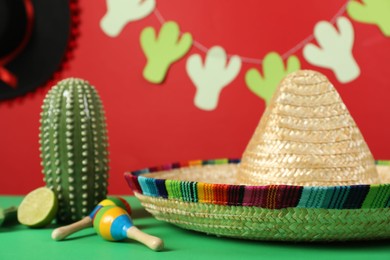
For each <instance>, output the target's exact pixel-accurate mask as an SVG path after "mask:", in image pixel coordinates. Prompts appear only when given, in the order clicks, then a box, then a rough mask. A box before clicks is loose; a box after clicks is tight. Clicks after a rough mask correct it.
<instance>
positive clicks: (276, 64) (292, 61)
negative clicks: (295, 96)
mask: <svg viewBox="0 0 390 260" xmlns="http://www.w3.org/2000/svg"><path fill="white" fill-rule="evenodd" d="M300 67H301V64H300V62H299V59H298V58H297V57H296V56H295V55H292V56H290V57H289V58H288V59H287V68H285V66H284V62H283V59H282V57H281V56H280V55H279V54H278V53H276V52H271V53H268V54H267V55H266V56H265V58H264V60H263V74H264V75H263V76H262V75H261V74H260V72H259V71H258V70H257V69H254V68H252V69H250V70H248V71H247V73H246V74H245V82H246V84H247V86H248V88H249V89H250V90H251V91H252V92H253V93H255V94H256V95H257V96H259V97H261V98H262V99H264V100H265V102H266V104H268V103H269V101H270V100H271V97H272V96H273V94H274V92H275V90H276V88H277V86H278V85H279V83H280V81H281V80H282V79H283V78H284V77H285V76H286V75H287V74H289V73H291V72H294V71H297V70H299V69H300Z"/></svg>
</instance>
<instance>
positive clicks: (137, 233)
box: [126, 226, 164, 251]
mask: <svg viewBox="0 0 390 260" xmlns="http://www.w3.org/2000/svg"><path fill="white" fill-rule="evenodd" d="M126 235H127V237H128V238H131V239H134V240H137V241H139V242H141V243H143V244H144V245H146V246H147V247H149V248H150V249H152V250H154V251H160V250H162V249H163V248H164V242H163V241H162V240H161V239H160V238H158V237H154V236H151V235H148V234H146V233H144V232H142V231H141V230H139V229H138V228H137V227H135V226H132V227H130V228H129V229H128V230H127V231H126Z"/></svg>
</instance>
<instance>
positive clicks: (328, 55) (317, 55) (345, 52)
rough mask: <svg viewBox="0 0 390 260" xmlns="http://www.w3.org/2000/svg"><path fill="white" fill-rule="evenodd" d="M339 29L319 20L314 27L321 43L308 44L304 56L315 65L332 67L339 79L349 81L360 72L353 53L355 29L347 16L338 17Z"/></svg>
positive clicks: (317, 38) (343, 81)
mask: <svg viewBox="0 0 390 260" xmlns="http://www.w3.org/2000/svg"><path fill="white" fill-rule="evenodd" d="M337 28H338V31H337V29H336V28H335V27H333V25H332V24H331V23H329V22H327V21H321V22H318V23H317V24H316V25H315V27H314V36H315V38H316V40H317V43H318V45H319V47H318V46H316V45H314V44H312V43H309V44H307V45H306V46H305V47H304V49H303V56H304V57H305V59H306V60H307V61H308V62H310V63H311V64H313V65H316V66H319V67H325V68H329V69H331V70H332V71H333V72H334V73H335V75H336V78H337V80H338V81H340V82H341V83H347V82H350V81H353V80H354V79H356V78H357V77H358V76H359V74H360V69H359V65H358V64H357V63H356V61H355V58H354V57H353V55H352V47H353V43H354V30H353V26H352V23H351V22H350V21H349V20H348V19H347V18H346V17H339V18H338V19H337Z"/></svg>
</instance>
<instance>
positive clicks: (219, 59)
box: [186, 46, 241, 110]
mask: <svg viewBox="0 0 390 260" xmlns="http://www.w3.org/2000/svg"><path fill="white" fill-rule="evenodd" d="M186 69H187V73H188V76H189V77H190V79H191V80H192V82H193V83H194V85H195V87H196V94H195V99H194V103H195V106H196V107H198V108H200V109H202V110H214V109H215V108H216V107H217V105H218V99H219V94H220V93H221V91H222V89H223V88H224V87H226V86H227V85H228V84H229V83H230V82H232V81H233V80H234V79H235V78H236V77H237V75H238V73H239V72H240V69H241V59H240V57H238V56H232V57H231V58H230V60H229V61H228V59H227V56H226V52H225V50H224V49H223V48H222V47H220V46H214V47H212V48H211V49H210V50H209V51H208V52H207V55H206V59H205V62H204V64H202V58H201V56H200V55H199V54H193V55H191V56H190V57H189V58H188V60H187V65H186Z"/></svg>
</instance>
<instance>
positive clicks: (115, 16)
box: [100, 0, 156, 37]
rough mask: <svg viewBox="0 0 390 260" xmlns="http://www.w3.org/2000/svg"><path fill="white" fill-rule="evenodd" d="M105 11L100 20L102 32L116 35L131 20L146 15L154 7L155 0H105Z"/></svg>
mask: <svg viewBox="0 0 390 260" xmlns="http://www.w3.org/2000/svg"><path fill="white" fill-rule="evenodd" d="M106 2H107V13H106V14H105V15H104V16H103V18H102V20H101V21H100V27H101V28H102V30H103V32H104V33H105V34H107V35H108V36H110V37H116V36H118V35H119V34H120V33H121V32H122V30H123V28H124V27H125V26H126V25H127V24H128V23H129V22H132V21H137V20H140V19H142V18H144V17H146V16H148V15H149V14H150V13H151V12H152V11H153V10H154V8H155V7H156V0H107V1H106Z"/></svg>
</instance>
